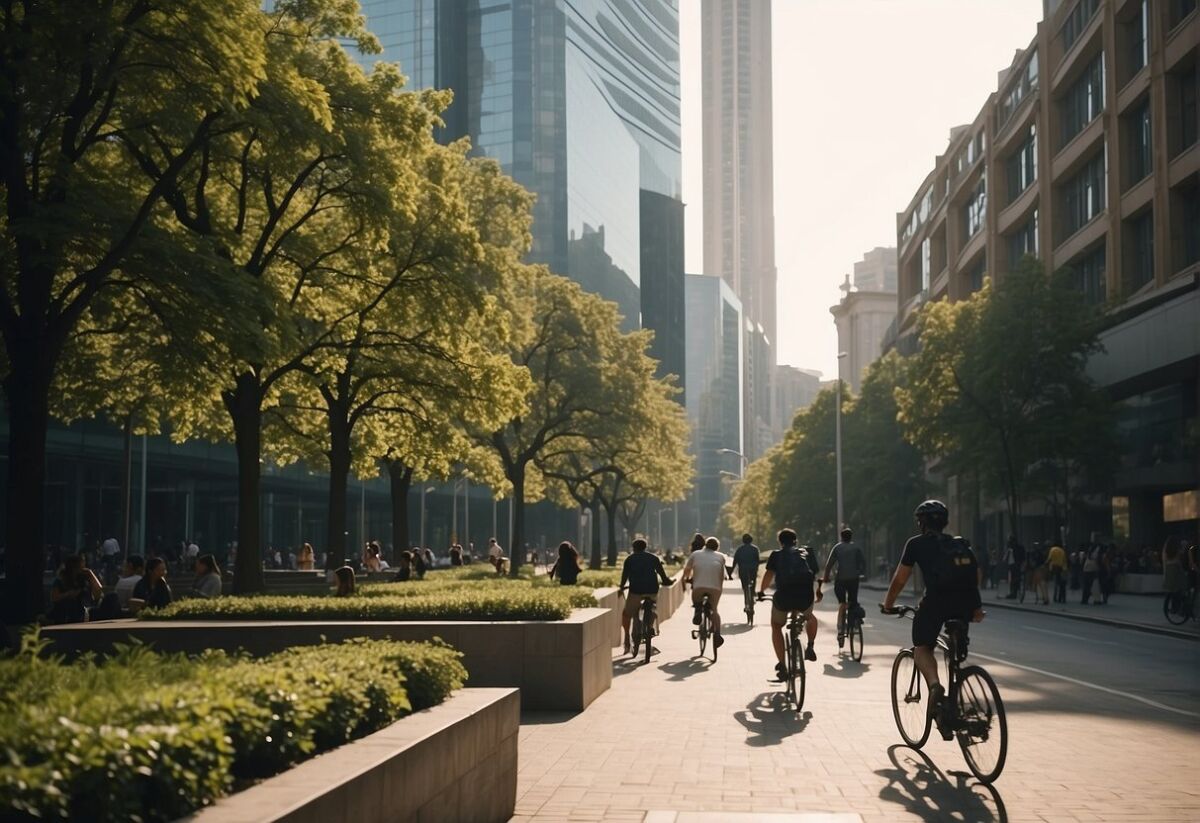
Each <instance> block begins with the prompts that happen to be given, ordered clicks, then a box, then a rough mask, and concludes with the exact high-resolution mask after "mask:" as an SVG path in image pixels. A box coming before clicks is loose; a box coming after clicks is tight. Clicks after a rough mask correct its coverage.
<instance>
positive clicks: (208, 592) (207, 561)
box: [190, 554, 221, 600]
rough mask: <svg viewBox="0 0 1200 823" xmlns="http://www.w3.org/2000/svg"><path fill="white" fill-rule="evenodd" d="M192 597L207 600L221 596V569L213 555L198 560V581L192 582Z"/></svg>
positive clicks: (204, 555)
mask: <svg viewBox="0 0 1200 823" xmlns="http://www.w3.org/2000/svg"><path fill="white" fill-rule="evenodd" d="M190 596H191V597H200V598H203V599H205V600H211V599H212V598H214V597H220V596H221V567H220V566H218V565H217V558H215V557H213V556H212V555H211V554H202V555H200V556H199V557H197V558H196V579H195V580H193V581H192V590H191V592H190Z"/></svg>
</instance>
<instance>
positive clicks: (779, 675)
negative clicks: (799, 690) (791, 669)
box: [775, 663, 787, 683]
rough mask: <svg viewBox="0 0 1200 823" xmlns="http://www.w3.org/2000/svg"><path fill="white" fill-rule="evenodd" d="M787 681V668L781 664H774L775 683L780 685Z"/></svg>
mask: <svg viewBox="0 0 1200 823" xmlns="http://www.w3.org/2000/svg"><path fill="white" fill-rule="evenodd" d="M785 680H787V666H785V665H783V664H782V663H776V664H775V682H776V683H782V682H783V681H785Z"/></svg>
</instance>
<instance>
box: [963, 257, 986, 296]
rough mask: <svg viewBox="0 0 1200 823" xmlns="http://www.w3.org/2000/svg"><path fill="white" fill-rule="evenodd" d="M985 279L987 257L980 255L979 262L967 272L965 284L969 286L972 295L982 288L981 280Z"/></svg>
mask: <svg viewBox="0 0 1200 823" xmlns="http://www.w3.org/2000/svg"><path fill="white" fill-rule="evenodd" d="M985 277H987V255H986V254H981V255H979V262H977V263H976V264H975V265H974V266H972V267H971V268H970V269H969V270H968V271H967V283H968V285H969V286H970V289H971V293H972V294H974V293H975V292H977V291H979V290H980V289H982V288H983V279H984V278H985Z"/></svg>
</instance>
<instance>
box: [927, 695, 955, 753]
mask: <svg viewBox="0 0 1200 823" xmlns="http://www.w3.org/2000/svg"><path fill="white" fill-rule="evenodd" d="M948 708H949V704H948V703H947V702H946V689H945V687H944V686H942V684H941V683H938V684H937V685H936V686H930V687H929V713H930V714H931V715H932V716H933V722H934V725H936V726H937V729H938V733H939V734H940V735H941V736H942V740H953V739H954V731H953V730H952V729H951V728H950V724H949V723H948V722H947V714H948V712H947V709H948Z"/></svg>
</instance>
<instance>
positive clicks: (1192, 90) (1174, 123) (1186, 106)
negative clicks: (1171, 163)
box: [1167, 60, 1200, 158]
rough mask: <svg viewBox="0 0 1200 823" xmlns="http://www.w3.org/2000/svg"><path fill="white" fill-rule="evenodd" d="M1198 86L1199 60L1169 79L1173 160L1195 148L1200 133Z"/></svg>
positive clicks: (1170, 75) (1171, 74) (1169, 116)
mask: <svg viewBox="0 0 1200 823" xmlns="http://www.w3.org/2000/svg"><path fill="white" fill-rule="evenodd" d="M1198 82H1200V61H1197V60H1193V61H1192V62H1191V63H1190V64H1188V65H1186V66H1184V67H1183V68H1182V69H1177V70H1175V71H1172V72H1171V73H1170V74H1168V75H1167V129H1168V131H1167V144H1168V146H1167V148H1168V154H1169V156H1170V157H1172V158H1174V157H1175V156H1177V155H1178V154H1179V153H1180V152H1182V151H1184V150H1185V149H1187V148H1188V147H1190V146H1191V145H1192V144H1194V143H1195V142H1196V138H1197V133H1198V132H1200V107H1198V106H1197V93H1196V88H1197V84H1198Z"/></svg>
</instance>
